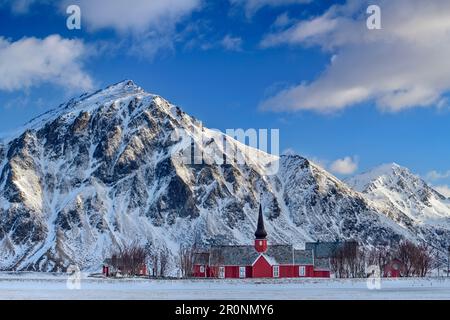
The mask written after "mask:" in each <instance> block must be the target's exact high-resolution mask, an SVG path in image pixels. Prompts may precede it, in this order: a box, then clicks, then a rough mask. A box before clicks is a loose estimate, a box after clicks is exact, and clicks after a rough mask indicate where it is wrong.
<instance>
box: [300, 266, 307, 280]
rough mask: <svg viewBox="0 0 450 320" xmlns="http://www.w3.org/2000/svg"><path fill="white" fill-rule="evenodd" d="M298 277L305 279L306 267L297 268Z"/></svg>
mask: <svg viewBox="0 0 450 320" xmlns="http://www.w3.org/2000/svg"><path fill="white" fill-rule="evenodd" d="M298 276H299V277H302V278H303V277H306V266H298Z"/></svg>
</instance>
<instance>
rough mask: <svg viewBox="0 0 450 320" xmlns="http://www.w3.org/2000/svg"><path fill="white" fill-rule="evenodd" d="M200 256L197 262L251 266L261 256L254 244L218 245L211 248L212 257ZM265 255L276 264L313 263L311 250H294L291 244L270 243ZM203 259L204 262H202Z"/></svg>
mask: <svg viewBox="0 0 450 320" xmlns="http://www.w3.org/2000/svg"><path fill="white" fill-rule="evenodd" d="M201 254H203V256H200V255H199V256H198V258H196V260H195V261H196V264H207V262H209V263H210V264H211V265H213V266H214V265H215V266H251V265H252V264H253V263H254V262H255V261H256V259H257V258H258V257H259V256H260V253H258V252H257V251H256V250H255V247H254V246H216V247H212V248H211V250H210V257H208V258H206V257H205V256H204V253H201ZM263 256H264V257H266V259H267V260H268V261H269V262H270V263H271V264H272V265H274V264H276V265H291V264H296V265H300V264H301V265H313V263H314V259H313V253H312V251H311V250H293V248H292V246H290V245H269V246H268V249H267V251H266V252H265V253H264V254H263ZM200 261H202V262H203V263H200Z"/></svg>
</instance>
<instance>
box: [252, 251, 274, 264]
mask: <svg viewBox="0 0 450 320" xmlns="http://www.w3.org/2000/svg"><path fill="white" fill-rule="evenodd" d="M261 257H263V258H264V260H266V262H267V263H268V264H270V262H269V261H267V258H266V257H265V256H264V255H263V254H262V253H260V254H259V256H258V258H256V259H255V261H253V263H252V267H253V266H254V265H255V263H256V262H257V261H258V260H259V258H261Z"/></svg>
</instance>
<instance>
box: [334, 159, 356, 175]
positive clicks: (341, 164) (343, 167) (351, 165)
mask: <svg viewBox="0 0 450 320" xmlns="http://www.w3.org/2000/svg"><path fill="white" fill-rule="evenodd" d="M330 170H331V172H333V173H336V174H342V175H349V174H352V173H355V171H356V170H358V160H357V159H355V158H352V157H345V158H343V159H337V160H336V161H334V162H333V163H331V165H330Z"/></svg>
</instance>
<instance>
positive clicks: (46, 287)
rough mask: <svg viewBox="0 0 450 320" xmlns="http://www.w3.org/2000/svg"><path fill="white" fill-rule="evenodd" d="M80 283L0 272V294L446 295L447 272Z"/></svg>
mask: <svg viewBox="0 0 450 320" xmlns="http://www.w3.org/2000/svg"><path fill="white" fill-rule="evenodd" d="M69 283H72V282H69ZM80 285H81V288H80V289H79V290H71V289H68V286H67V276H65V275H61V274H59V275H58V274H48V273H25V274H22V273H21V274H13V273H0V299H3V300H5V299H33V300H34V299H52V300H53V299H55V300H59V299H83V300H84V299H87V300H97V299H106V300H117V299H124V300H134V299H143V300H152V299H159V300H181V299H186V300H203V299H227V300H252V299H255V300H270V299H274V300H288V299H295V300H297V299H298V300H302V299H312V300H317V299H338V300H359V299H380V300H396V299H413V300H416V299H426V300H437V299H439V300H441V299H445V300H450V279H448V278H427V279H398V280H397V279H382V280H381V289H379V290H369V289H368V288H367V285H366V280H365V279H356V280H341V279H339V280H338V279H295V280H294V279H278V280H270V279H267V280H256V279H254V280H149V279H120V280H110V279H96V278H89V277H87V276H86V275H83V276H82V278H81V283H80ZM69 286H70V285H69Z"/></svg>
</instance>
